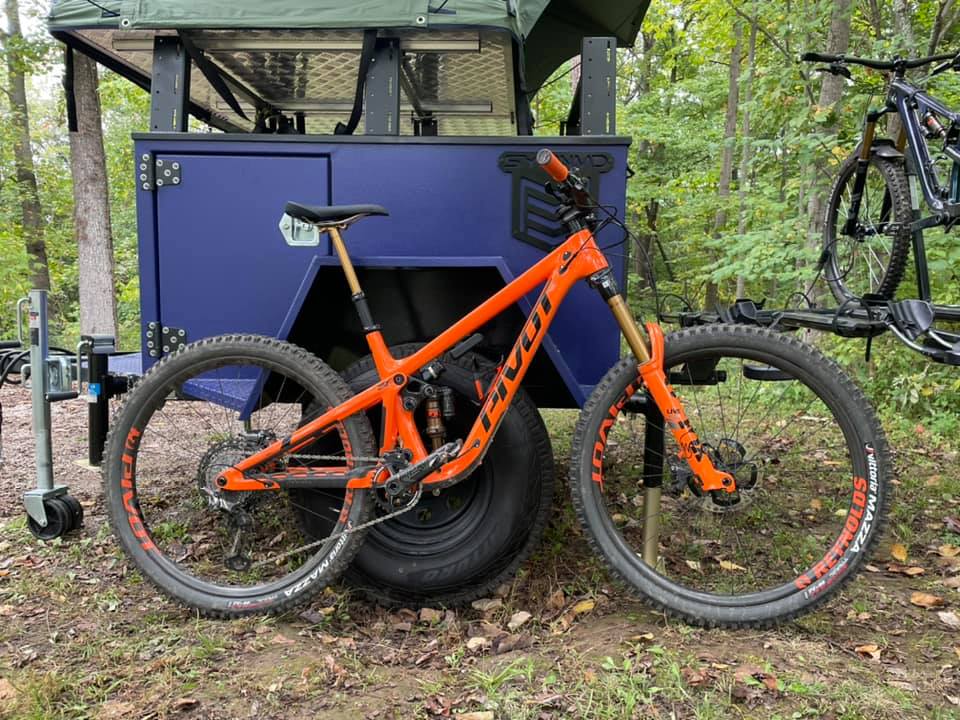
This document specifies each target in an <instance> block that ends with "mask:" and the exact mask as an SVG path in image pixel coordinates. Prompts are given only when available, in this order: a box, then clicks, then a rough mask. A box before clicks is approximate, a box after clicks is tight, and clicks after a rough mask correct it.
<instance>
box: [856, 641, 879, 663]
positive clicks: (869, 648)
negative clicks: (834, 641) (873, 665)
mask: <svg viewBox="0 0 960 720" xmlns="http://www.w3.org/2000/svg"><path fill="white" fill-rule="evenodd" d="M854 651H855V652H856V653H857V655H860V656H861V657H864V658H870V659H871V660H879V659H880V654H881V653H882V652H883V651H882V650H881V649H880V647H879V646H878V645H872V644H870V645H858V646H857V647H855V648H854Z"/></svg>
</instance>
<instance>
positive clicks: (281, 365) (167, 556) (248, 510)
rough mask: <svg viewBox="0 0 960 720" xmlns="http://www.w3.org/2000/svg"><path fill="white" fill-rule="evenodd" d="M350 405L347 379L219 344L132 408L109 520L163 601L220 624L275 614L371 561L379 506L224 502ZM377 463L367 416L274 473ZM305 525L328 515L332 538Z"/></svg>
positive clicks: (164, 372) (263, 498)
mask: <svg viewBox="0 0 960 720" xmlns="http://www.w3.org/2000/svg"><path fill="white" fill-rule="evenodd" d="M349 397H350V391H349V389H348V388H347V386H346V384H345V383H344V382H343V380H341V379H340V376H339V375H337V373H336V372H334V371H333V370H331V369H330V368H329V367H327V366H326V365H325V364H323V363H322V362H321V361H320V360H318V359H317V358H316V357H314V356H313V355H310V354H309V353H308V352H306V351H305V350H302V349H300V348H297V347H295V346H293V345H289V344H287V343H282V342H278V341H277V340H273V339H271V338H266V337H256V336H223V337H218V338H212V339H208V340H203V341H201V342H198V343H195V344H193V345H190V346H188V347H187V348H185V349H184V350H182V351H180V352H178V353H176V354H174V355H171V356H169V357H167V358H165V359H164V360H163V361H161V362H160V363H158V364H157V365H156V366H155V367H154V368H153V369H151V370H150V372H148V373H147V374H146V375H144V377H143V379H142V381H141V382H140V383H139V384H138V385H137V387H136V388H134V390H133V391H132V392H131V393H130V394H129V395H128V396H127V399H126V402H125V403H124V406H123V408H122V409H121V411H120V413H119V414H118V416H117V418H116V419H115V421H114V424H113V429H112V430H111V435H110V437H109V439H108V441H107V448H106V455H105V459H104V465H103V472H104V490H105V495H106V501H107V508H108V511H109V514H110V520H111V524H112V526H113V531H114V534H115V535H116V536H117V538H118V539H119V540H120V544H121V545H122V546H123V549H124V550H125V551H126V553H127V555H128V556H129V557H130V559H131V560H132V561H133V563H134V564H135V565H136V566H137V567H138V568H139V569H140V570H141V571H142V572H143V574H144V575H145V576H146V577H147V578H149V579H150V580H151V581H152V582H153V583H154V584H155V585H156V586H157V587H158V588H160V589H161V590H163V591H164V592H165V593H167V594H168V595H170V596H172V597H174V598H175V599H177V600H179V601H180V602H182V603H184V604H185V605H188V606H190V607H193V608H195V609H197V610H198V611H200V612H201V613H202V614H204V615H208V616H213V617H239V616H241V615H249V614H253V613H275V612H280V611H284V610H288V609H290V608H292V607H295V606H297V605H299V604H301V603H303V602H306V601H307V600H309V599H310V598H311V597H313V596H314V595H315V594H316V593H317V592H319V591H320V590H322V589H323V588H324V587H325V586H326V585H327V584H328V583H330V582H332V581H333V580H335V579H336V578H337V577H338V575H339V574H340V573H341V572H342V571H343V570H344V569H345V568H346V566H347V565H348V564H349V562H350V560H351V559H352V558H353V556H354V554H355V553H356V551H357V549H358V548H359V545H360V542H361V540H362V536H363V533H364V530H362V529H361V530H358V531H356V532H353V530H354V529H357V528H358V527H359V526H361V525H362V524H363V523H364V522H366V521H367V520H369V518H370V517H371V516H372V505H371V503H370V500H371V498H370V497H369V492H368V491H363V490H361V491H352V490H345V489H344V490H338V491H336V492H335V491H332V490H331V491H329V495H330V502H329V503H328V504H327V505H326V506H324V507H323V508H307V509H306V510H305V509H304V507H303V506H302V505H301V503H300V502H299V499H298V496H297V494H296V493H294V492H286V491H283V490H254V491H245V492H230V491H223V490H220V488H219V487H218V486H217V482H216V480H217V477H218V476H219V475H220V473H222V472H223V471H224V470H225V469H227V468H229V467H231V466H232V465H234V464H236V463H238V462H240V460H242V459H243V458H245V457H248V456H250V455H252V454H253V453H255V452H257V451H258V450H260V449H262V448H264V447H267V446H268V445H269V444H271V443H273V442H276V441H277V440H279V439H282V438H285V437H289V436H290V435H291V434H292V433H293V432H294V431H295V430H296V429H297V428H298V427H299V426H300V425H301V424H302V423H303V421H304V420H305V419H311V418H312V417H316V416H318V415H319V414H321V413H322V412H323V411H324V410H326V409H328V408H330V407H334V406H336V405H338V404H339V403H341V402H343V401H344V400H346V399H347V398H349ZM305 412H307V413H309V414H308V416H307V417H306V418H305ZM374 449H375V445H374V440H373V433H372V431H371V429H370V423H369V422H368V421H367V418H366V416H365V415H363V414H360V415H357V416H354V417H351V418H349V419H348V420H346V421H344V422H342V423H338V424H337V425H335V426H334V427H333V428H332V429H331V431H330V432H328V433H327V434H325V435H324V436H322V437H319V438H318V439H317V440H316V441H315V442H314V443H312V444H310V445H307V446H300V447H296V448H292V449H291V450H290V452H288V453H285V454H283V455H282V456H280V457H277V458H275V459H274V460H272V461H271V463H270V466H269V468H270V472H283V471H289V472H290V473H291V474H293V473H295V472H296V471H297V469H298V468H304V467H315V466H322V467H324V468H329V469H330V470H331V471H334V472H337V471H338V468H339V471H340V472H342V471H345V470H346V469H347V468H351V467H356V466H357V465H358V464H363V463H364V461H365V460H369V458H370V456H372V455H374ZM365 456H366V458H365ZM304 511H307V512H311V513H319V514H321V515H323V519H324V520H325V521H326V526H325V527H326V528H327V532H326V533H325V534H324V535H323V536H321V537H315V536H311V535H308V534H306V533H304V532H303V531H302V530H301V529H300V527H299V524H298V523H297V521H296V517H297V514H298V513H300V512H304ZM348 531H350V532H348Z"/></svg>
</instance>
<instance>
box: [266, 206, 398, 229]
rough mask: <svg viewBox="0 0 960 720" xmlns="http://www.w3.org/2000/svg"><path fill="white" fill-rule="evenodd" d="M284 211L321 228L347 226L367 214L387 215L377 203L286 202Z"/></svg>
mask: <svg viewBox="0 0 960 720" xmlns="http://www.w3.org/2000/svg"><path fill="white" fill-rule="evenodd" d="M284 212H286V213H287V215H289V216H290V217H292V218H294V219H296V220H300V221H301V222H305V223H310V224H311V225H316V226H317V227H321V228H330V227H347V226H348V225H351V224H353V223H355V222H356V221H357V220H359V219H360V218H363V217H367V216H368V215H389V214H390V213H388V212H387V211H386V210H385V209H384V208H382V207H380V206H379V205H330V206H328V205H301V204H300V203H295V202H288V203H287V205H286V207H285V208H284Z"/></svg>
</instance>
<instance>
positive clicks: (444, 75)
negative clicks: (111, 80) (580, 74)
mask: <svg viewBox="0 0 960 720" xmlns="http://www.w3.org/2000/svg"><path fill="white" fill-rule="evenodd" d="M648 4H649V0H552V1H551V0H391V1H390V2H383V1H382V0H355V1H354V2H351V3H349V4H347V3H343V2H342V0H232V1H231V2H220V1H218V0H97V2H92V1H91V0H56V1H55V2H54V4H53V7H52V9H51V13H50V17H49V28H50V30H51V31H52V32H53V33H54V35H55V36H56V37H58V38H59V39H61V40H63V41H65V42H67V43H68V44H69V45H71V46H72V47H75V48H77V49H78V50H80V51H81V52H85V53H87V54H89V55H91V56H93V57H95V58H96V59H97V60H98V61H100V62H101V63H103V64H104V65H106V66H107V67H110V68H111V69H113V70H115V71H117V72H119V73H121V74H123V75H125V76H126V77H128V78H129V79H131V80H133V81H134V82H136V83H137V84H139V85H141V86H142V87H144V88H149V87H150V79H151V71H152V66H153V50H154V42H155V39H156V38H157V37H162V36H165V35H171V36H173V35H177V34H178V33H179V34H181V35H184V36H186V37H188V38H189V42H190V43H191V44H192V45H193V46H195V49H196V50H197V51H199V52H200V53H202V55H203V58H204V59H205V60H206V61H207V62H205V63H203V64H204V65H205V66H206V67H205V68H203V67H201V68H198V67H197V64H196V63H194V66H193V68H192V71H191V75H190V100H191V112H192V113H193V114H194V115H195V116H197V117H199V118H201V119H203V120H205V121H207V122H209V123H210V124H212V125H214V126H216V127H220V128H222V129H225V130H233V131H250V130H253V129H255V127H256V126H255V124H254V120H253V118H255V117H256V116H257V114H258V113H259V112H260V111H261V110H262V109H264V108H269V109H271V110H275V111H276V112H277V113H282V114H287V115H294V114H296V115H298V116H300V117H302V118H303V121H302V122H303V126H304V128H305V129H306V131H307V132H311V133H328V132H331V131H332V129H333V127H334V126H335V125H336V124H337V123H338V122H340V121H342V120H344V119H346V118H347V117H348V116H349V115H350V111H351V109H352V107H353V104H354V93H355V88H356V83H357V76H358V74H359V69H360V66H361V56H362V53H361V49H362V47H363V38H364V30H366V29H379V30H380V31H381V32H380V35H381V36H384V35H389V36H390V37H393V38H396V39H397V40H398V41H399V50H400V53H401V55H402V58H403V60H402V66H401V75H400V81H401V84H402V85H403V90H404V97H405V101H404V103H403V105H402V108H401V109H402V111H404V112H409V113H410V114H411V115H414V114H416V115H419V116H422V115H424V114H427V115H430V116H431V117H435V118H436V119H437V120H436V121H437V123H438V124H439V134H442V135H515V134H516V133H517V131H518V122H517V117H518V104H519V103H518V96H519V95H520V92H519V91H520V90H521V85H520V80H521V78H520V75H519V72H518V69H517V67H516V63H515V59H516V53H515V52H514V40H517V41H524V44H525V52H524V56H525V66H524V72H525V83H524V85H523V86H522V87H525V89H526V90H527V91H528V92H529V91H532V90H535V89H536V88H538V87H539V86H540V85H541V84H542V83H543V81H544V80H545V79H546V78H547V77H548V76H549V75H550V73H551V72H553V71H554V70H555V69H556V68H557V67H558V66H559V65H560V64H561V63H562V62H563V61H564V60H567V59H568V58H570V57H572V56H573V55H575V54H576V53H577V52H579V47H580V42H581V40H582V38H583V37H584V36H587V35H600V36H606V35H613V36H616V37H617V39H618V41H619V42H620V43H621V44H632V43H633V41H634V39H635V37H636V34H637V31H638V29H639V26H640V22H641V20H642V18H643V15H644V13H645V11H646V8H647V6H648ZM211 71H212V73H211ZM213 75H216V76H218V78H219V79H217V78H213V79H212V76H213ZM224 86H226V88H228V92H226V93H225V92H224V91H223V87H224ZM231 95H232V96H233V97H232V98H229V97H228V96H231ZM231 99H232V100H233V102H230V100H231ZM237 106H239V107H240V110H241V112H239V113H238V112H237V111H236V109H237ZM412 127H413V123H404V124H403V125H402V126H401V128H400V132H401V134H410V133H411V132H413V131H412V130H411V128H412Z"/></svg>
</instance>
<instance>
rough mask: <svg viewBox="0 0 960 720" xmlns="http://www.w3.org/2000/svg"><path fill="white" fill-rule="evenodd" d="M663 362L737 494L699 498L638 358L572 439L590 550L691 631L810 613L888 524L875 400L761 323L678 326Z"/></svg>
mask: <svg viewBox="0 0 960 720" xmlns="http://www.w3.org/2000/svg"><path fill="white" fill-rule="evenodd" d="M664 365H665V368H664V369H665V371H666V372H667V373H668V378H669V381H670V383H671V385H672V386H673V388H674V391H675V392H676V394H677V396H678V397H679V398H680V400H681V401H682V402H683V404H684V407H685V408H686V412H687V415H688V417H689V420H690V422H691V424H692V426H693V429H694V431H695V432H696V433H697V435H698V437H699V438H700V441H701V442H702V445H703V450H704V451H705V452H706V453H708V454H709V455H710V457H711V459H712V460H713V463H714V465H716V466H717V467H718V468H719V469H721V470H724V471H726V472H728V473H730V474H732V475H733V476H734V477H735V478H736V482H737V487H738V491H737V493H736V494H733V495H731V494H728V493H725V492H718V493H714V494H711V493H707V494H702V493H700V492H699V487H698V484H697V482H696V478H695V477H694V476H693V475H692V473H691V471H690V469H689V467H688V466H687V464H686V463H685V462H683V461H681V460H680V459H679V458H678V456H677V450H678V449H677V446H676V444H675V442H674V440H673V438H672V436H671V435H670V432H669V430H665V428H664V423H663V419H662V418H661V417H660V416H659V413H658V412H657V411H656V407H655V405H654V404H653V402H652V400H648V397H647V394H646V392H645V390H644V388H643V385H642V382H641V380H640V379H639V377H638V373H637V366H636V361H635V360H634V359H632V358H627V359H625V360H623V361H621V362H620V363H619V364H618V365H616V366H615V367H614V368H613V369H611V370H610V371H609V372H608V373H607V375H606V377H604V379H603V380H602V381H601V382H600V384H599V385H598V386H597V387H596V389H595V390H594V392H593V394H592V395H591V397H590V399H589V401H588V402H587V404H586V406H585V407H584V410H583V413H582V415H581V419H580V422H579V423H578V425H577V430H576V435H575V440H574V448H573V458H572V461H571V476H570V482H571V487H572V495H573V501H574V507H575V508H576V511H577V514H578V516H579V518H580V520H581V522H582V524H583V525H584V527H585V529H586V530H587V532H588V535H589V537H590V539H591V541H592V543H593V545H594V546H595V548H596V549H597V550H599V552H600V553H601V554H602V556H603V557H604V558H605V559H606V561H607V563H608V564H609V566H610V567H611V568H612V570H613V571H614V573H615V574H616V575H617V576H618V577H619V578H621V579H622V580H625V581H626V582H627V583H628V584H629V585H630V586H632V587H633V588H635V589H636V590H637V591H638V592H639V593H640V594H641V595H643V596H644V597H645V598H646V599H647V600H648V601H650V602H651V603H652V604H653V605H655V606H656V607H658V608H661V609H664V610H666V611H668V612H670V613H671V614H674V615H676V616H679V617H681V618H683V619H684V620H686V621H688V622H691V623H694V624H698V625H706V626H713V625H721V626H744V625H750V626H766V625H772V624H775V623H777V622H781V621H783V620H786V619H788V618H791V617H793V616H795V615H798V614H799V613H801V612H804V611H807V610H810V609H811V608H813V607H814V606H816V605H817V604H818V603H820V602H822V601H823V600H824V599H826V598H827V597H828V596H829V595H831V594H832V593H834V592H836V591H837V589H839V588H840V587H841V586H842V585H843V584H844V583H845V582H847V581H848V580H849V579H850V578H852V577H853V576H854V574H856V572H857V571H858V570H859V568H860V567H861V565H862V564H863V560H864V558H865V557H866V555H867V553H868V551H869V549H870V548H871V547H872V546H873V544H874V543H875V542H876V540H877V537H878V533H879V530H880V526H881V524H882V519H883V517H884V514H885V509H886V506H887V502H888V489H887V487H888V482H889V474H890V462H889V458H888V450H887V444H886V441H885V439H884V436H883V433H882V431H881V429H880V426H879V423H878V421H877V418H876V416H875V414H874V412H873V410H872V408H871V407H870V405H869V403H868V402H867V400H866V398H865V397H864V396H863V394H862V393H861V392H860V391H859V390H858V389H857V388H856V386H855V385H854V384H853V382H852V381H851V380H850V379H849V378H848V377H847V376H846V375H845V374H844V373H843V372H842V370H841V369H840V368H839V367H838V366H837V365H836V364H835V363H833V362H832V361H831V360H829V359H827V358H826V357H824V356H823V355H822V354H821V353H819V352H818V351H817V350H815V349H814V348H812V347H810V346H808V345H806V344H803V343H801V342H799V341H797V340H796V339H793V338H789V337H786V336H783V335H778V334H775V333H772V332H770V331H767V330H763V329H759V328H749V327H742V326H710V327H701V328H695V329H692V330H686V331H683V332H680V333H676V334H674V335H671V336H669V337H668V338H667V341H666V360H665V363H664ZM645 541H646V542H647V557H648V558H650V557H651V554H650V544H651V543H652V544H653V554H654V555H655V556H656V557H657V559H656V561H655V562H653V563H652V564H647V562H645V561H644V560H643V555H644V544H645Z"/></svg>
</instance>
